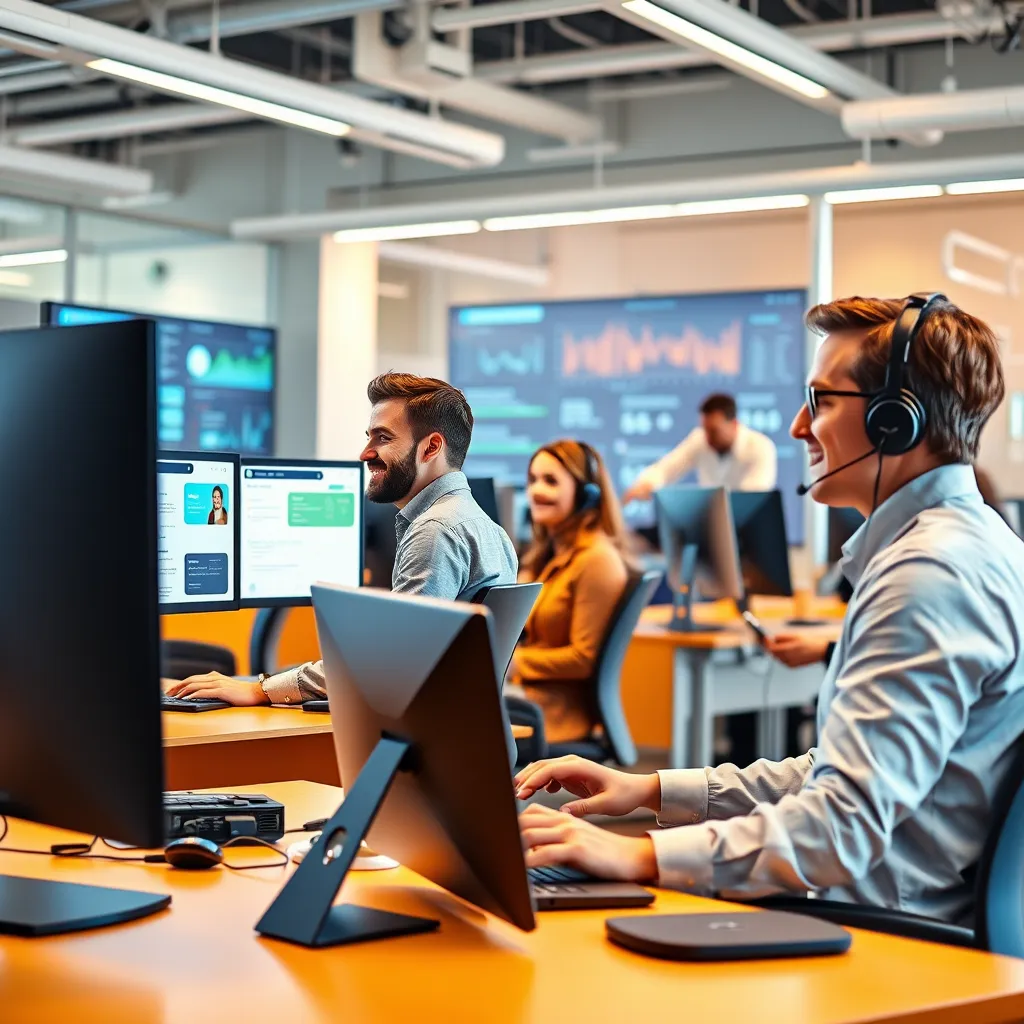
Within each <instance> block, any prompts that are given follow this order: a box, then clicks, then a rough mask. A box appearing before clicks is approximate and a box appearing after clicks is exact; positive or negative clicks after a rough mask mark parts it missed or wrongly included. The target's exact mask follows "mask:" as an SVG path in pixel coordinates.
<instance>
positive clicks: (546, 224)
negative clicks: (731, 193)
mask: <svg viewBox="0 0 1024 1024" xmlns="http://www.w3.org/2000/svg"><path fill="white" fill-rule="evenodd" d="M809 202H810V199H809V198H808V197H807V196H805V195H785V196H752V197H750V198H746V199H707V200H701V201H697V202H691V203H664V204H662V205H659V206H624V207H618V208H615V209H609V210H578V211H575V212H572V213H528V214H523V215H521V216H515V217H490V218H488V219H487V220H485V221H484V228H485V229H486V230H487V231H524V230H527V229H530V228H567V227H578V226H580V225H583V224H615V223H622V222H627V221H641V220H667V219H669V218H673V217H710V216H714V215H716V214H728V213H757V212H759V211H764V210H796V209H799V208H800V207H803V206H807V204H808V203H809Z"/></svg>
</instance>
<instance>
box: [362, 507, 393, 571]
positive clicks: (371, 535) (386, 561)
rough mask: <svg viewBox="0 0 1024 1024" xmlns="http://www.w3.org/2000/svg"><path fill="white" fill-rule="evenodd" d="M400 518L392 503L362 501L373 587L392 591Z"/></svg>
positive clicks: (366, 558)
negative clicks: (397, 517) (396, 518)
mask: <svg viewBox="0 0 1024 1024" xmlns="http://www.w3.org/2000/svg"><path fill="white" fill-rule="evenodd" d="M397 515H398V509H397V508H395V506H394V505H393V504H391V502H388V503H387V504H379V503H378V502H376V501H370V499H369V498H364V499H363V536H364V542H365V548H364V553H363V554H364V559H365V563H366V568H367V571H368V572H369V577H370V579H369V582H370V586H371V587H381V588H383V589H384V590H390V589H391V577H392V575H393V574H394V571H395V556H396V554H397V552H398V535H397V533H396V532H395V517H396V516H397Z"/></svg>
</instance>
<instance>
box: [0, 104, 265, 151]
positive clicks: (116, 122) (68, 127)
mask: <svg viewBox="0 0 1024 1024" xmlns="http://www.w3.org/2000/svg"><path fill="white" fill-rule="evenodd" d="M248 120H251V115H249V114H245V113H242V112H241V111H238V110H232V109H230V108H229V107H208V106H202V105H200V104H198V103H168V104H163V105H161V106H158V107H142V108H139V109H135V110H118V111H116V112H115V113H112V114H95V115H93V116H92V117H73V118H68V119H66V120H61V121H48V122H47V123H45V124H39V125H33V126H32V127H30V128H14V129H12V130H10V131H8V133H7V138H8V140H9V141H10V142H12V143H13V144H14V145H16V146H28V147H33V146H65V145H70V144H71V143H73V142H85V141H87V140H92V139H123V138H127V137H129V136H134V135H153V134H156V133H158V132H171V131H180V130H182V129H185V128H201V127H206V126H208V125H222V124H235V123H238V122H240V121H248Z"/></svg>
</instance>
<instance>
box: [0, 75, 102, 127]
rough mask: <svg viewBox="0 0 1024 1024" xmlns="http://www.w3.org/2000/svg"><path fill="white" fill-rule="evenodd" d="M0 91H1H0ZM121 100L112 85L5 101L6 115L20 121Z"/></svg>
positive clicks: (64, 90)
mask: <svg viewBox="0 0 1024 1024" xmlns="http://www.w3.org/2000/svg"><path fill="white" fill-rule="evenodd" d="M0 91H2V90H0ZM120 98H121V88H120V87H119V86H116V85H114V84H113V83H110V84H104V85H87V86H83V87H82V88H81V89H62V90H60V91H59V92H58V91H56V90H48V91H46V92H40V93H36V94H35V95H28V96H15V97H13V98H12V99H9V100H8V101H7V113H8V115H10V117H11V118H15V119H17V120H21V119H22V118H26V117H38V116H40V115H44V116H46V115H49V114H63V113H65V112H66V111H70V110H85V109H88V108H89V107H102V106H109V105H110V104H111V103H117V102H118V101H119V100H120Z"/></svg>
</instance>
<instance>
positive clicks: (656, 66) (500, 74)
mask: <svg viewBox="0 0 1024 1024" xmlns="http://www.w3.org/2000/svg"><path fill="white" fill-rule="evenodd" d="M491 6H493V5H491ZM1000 24H1001V22H1000V21H999V19H998V18H997V17H993V18H992V19H990V20H989V21H988V23H979V25H978V28H979V30H981V31H984V30H985V29H986V28H992V29H997V28H998V27H999V26H1000ZM951 31H952V32H954V33H956V32H957V28H956V24H955V23H953V22H950V21H948V20H947V19H946V18H943V17H942V16H941V15H938V14H935V13H934V12H924V13H920V14H892V15H884V16H879V17H877V18H866V19H862V20H857V21H829V22H819V23H817V24H815V25H798V26H796V27H795V28H792V29H786V30H785V32H786V34H787V35H791V36H793V38H795V39H799V40H801V41H802V42H804V43H807V45H808V46H811V47H813V48H814V49H815V50H820V51H821V52H822V53H840V52H843V51H846V50H857V49H873V48H876V47H883V46H909V45H912V44H914V43H928V42H938V41H945V40H946V39H947V38H948V37H949V34H950V32H951ZM713 63H714V62H713V61H711V60H709V59H708V57H707V56H706V55H705V54H704V53H698V52H695V51H689V50H684V49H683V48H682V47H680V46H676V45H675V44H672V43H635V44H628V45H626V46H603V47H600V48H599V49H595V50H588V51H586V52H583V53H577V52H572V53H567V54H547V55H542V56H539V57H527V58H525V59H524V60H500V61H485V62H484V63H480V64H477V65H475V66H474V69H473V73H474V74H475V75H477V76H478V77H480V78H486V79H488V80H490V81H494V82H512V83H519V84H523V85H526V84H531V85H542V84H545V83H548V82H568V81H574V80H576V79H581V78H596V77H601V76H603V77H608V78H611V77H614V76H616V75H634V74H641V73H643V72H647V71H666V70H669V69H672V68H696V67H710V66H711V65H712V64H713Z"/></svg>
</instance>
